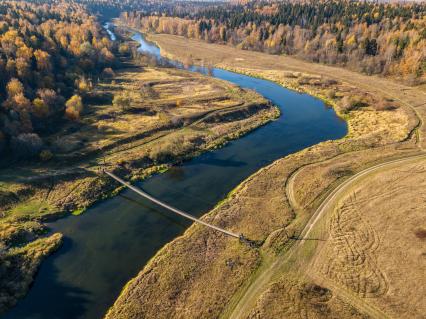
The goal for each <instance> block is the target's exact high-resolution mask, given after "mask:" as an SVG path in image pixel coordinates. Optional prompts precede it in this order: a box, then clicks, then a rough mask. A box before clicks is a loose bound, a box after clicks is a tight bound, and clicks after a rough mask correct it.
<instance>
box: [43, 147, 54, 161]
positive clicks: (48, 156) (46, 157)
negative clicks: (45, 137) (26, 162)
mask: <svg viewBox="0 0 426 319" xmlns="http://www.w3.org/2000/svg"><path fill="white" fill-rule="evenodd" d="M52 158H53V153H52V152H51V151H49V150H43V151H41V153H40V159H41V160H42V161H43V162H47V161H50V160H51V159H52Z"/></svg>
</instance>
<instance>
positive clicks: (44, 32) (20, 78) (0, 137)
mask: <svg viewBox="0 0 426 319" xmlns="http://www.w3.org/2000/svg"><path fill="white" fill-rule="evenodd" d="M113 51H114V48H113V44H112V42H111V41H110V40H109V38H108V35H107V34H106V32H104V30H103V29H102V27H101V25H100V24H99V23H98V21H97V20H96V18H95V17H94V16H92V15H90V14H89V13H88V12H87V11H86V9H85V7H84V6H83V5H81V4H78V3H74V2H70V3H68V2H59V1H44V2H40V1H37V0H34V1H2V2H1V3H0V74H1V77H0V154H3V155H7V156H3V158H4V157H10V156H13V157H15V158H19V159H26V158H34V157H41V159H48V158H49V157H51V152H50V150H49V147H48V145H45V144H44V142H43V135H45V134H49V133H53V132H55V131H57V130H59V129H60V128H61V123H64V121H78V119H79V117H80V115H81V114H82V113H83V112H84V99H85V95H86V94H87V92H88V91H89V90H90V88H91V86H92V85H93V81H97V80H98V79H99V77H101V76H102V75H103V74H104V73H105V72H106V73H109V72H111V67H113V66H114V64H115V61H116V59H115V56H114V53H113Z"/></svg>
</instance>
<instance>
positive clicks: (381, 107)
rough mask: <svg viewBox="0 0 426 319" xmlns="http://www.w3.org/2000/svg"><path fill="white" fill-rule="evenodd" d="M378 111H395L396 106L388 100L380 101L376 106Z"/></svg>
mask: <svg viewBox="0 0 426 319" xmlns="http://www.w3.org/2000/svg"><path fill="white" fill-rule="evenodd" d="M374 108H375V109H376V111H391V110H393V109H395V106H394V105H393V104H392V103H391V102H390V101H388V100H386V99H380V100H379V101H378V102H377V103H375V104H374Z"/></svg>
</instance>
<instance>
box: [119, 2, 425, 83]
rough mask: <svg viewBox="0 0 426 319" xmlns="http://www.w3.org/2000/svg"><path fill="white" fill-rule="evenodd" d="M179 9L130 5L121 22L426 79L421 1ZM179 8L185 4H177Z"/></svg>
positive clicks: (414, 80) (366, 70)
mask: <svg viewBox="0 0 426 319" xmlns="http://www.w3.org/2000/svg"><path fill="white" fill-rule="evenodd" d="M192 6H193V5H191V4H187V5H186V6H185V5H181V7H180V11H179V12H176V10H173V9H170V8H166V9H164V10H163V11H161V12H147V11H146V10H145V11H143V12H139V11H131V12H126V13H123V14H122V15H121V19H122V20H123V22H125V23H128V24H131V25H132V26H134V27H138V28H142V29H143V30H145V31H153V32H157V33H168V34H175V35H181V36H185V37H188V38H194V39H200V40H205V41H208V42H214V43H222V44H229V45H233V46H237V47H239V48H241V49H245V50H256V51H263V52H268V53H272V54H283V53H284V54H289V55H296V56H299V57H301V58H304V59H306V60H309V61H313V62H320V63H327V64H338V65H344V66H347V67H349V68H351V69H354V70H357V71H360V72H364V73H367V74H383V75H393V76H401V77H403V78H404V79H406V80H407V81H409V82H411V83H413V84H414V83H419V82H422V81H424V80H425V74H426V4H424V3H417V4H416V3H395V4H390V3H376V2H361V1H335V0H324V1H303V2H281V1H280V2H271V1H268V2H264V1H254V2H248V3H247V4H244V5H242V4H237V5H232V4H222V5H218V4H212V5H208V6H205V7H202V8H200V7H196V8H195V9H192ZM182 8H184V9H182Z"/></svg>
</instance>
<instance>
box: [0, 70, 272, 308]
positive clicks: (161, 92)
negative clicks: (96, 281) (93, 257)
mask: <svg viewBox="0 0 426 319" xmlns="http://www.w3.org/2000/svg"><path fill="white" fill-rule="evenodd" d="M125 66H126V67H125V68H123V69H121V70H118V71H116V74H115V75H114V77H113V78H112V79H111V80H108V81H105V82H103V83H99V84H98V85H97V86H96V87H95V88H94V89H93V91H92V92H90V93H89V95H88V96H87V97H86V100H87V101H88V102H87V105H86V111H85V114H84V115H83V116H82V118H81V120H80V121H78V122H74V123H69V124H68V125H67V126H65V127H64V130H63V131H62V132H60V133H58V134H55V135H54V136H49V137H47V138H46V140H48V143H49V144H50V145H51V146H52V149H54V150H55V152H54V156H53V158H52V159H50V160H48V161H46V162H40V163H37V164H29V163H28V164H26V163H18V164H15V165H10V166H9V167H7V168H2V169H1V170H0V172H1V173H0V174H1V176H2V178H1V191H0V210H1V212H2V219H1V220H0V230H1V232H0V237H1V238H0V240H1V242H3V243H4V244H5V252H4V255H2V260H4V262H5V263H8V262H9V261H10V262H11V265H14V267H13V268H14V271H13V272H12V271H5V274H4V276H3V277H2V279H1V281H2V282H1V284H0V285H2V287H5V289H2V304H1V305H0V312H3V311H5V309H7V308H8V307H10V306H11V305H13V304H14V303H15V302H16V300H17V298H18V297H22V296H23V295H24V294H25V292H26V290H27V289H28V287H29V285H30V283H31V282H32V280H33V278H34V275H35V273H36V270H37V268H38V266H39V265H40V263H41V261H42V259H43V258H41V257H45V256H47V255H48V254H50V253H51V252H53V251H54V250H55V249H57V248H58V247H59V244H60V242H61V236H60V234H49V233H48V230H47V229H46V227H45V226H44V225H43V224H44V222H46V221H51V220H53V219H56V218H59V217H62V216H67V215H69V214H70V213H72V214H74V215H78V214H81V213H82V212H84V211H85V210H86V209H87V207H90V206H91V205H93V204H94V203H96V202H98V201H99V200H101V199H105V198H108V197H111V196H114V195H116V194H117V193H118V192H119V191H120V189H121V188H120V187H119V185H118V184H116V183H114V182H112V181H111V180H110V179H109V178H107V177H105V176H102V175H100V174H99V171H100V169H101V168H103V167H105V166H106V167H107V168H108V169H110V170H112V171H116V172H119V173H120V175H121V176H123V177H125V178H127V179H131V180H133V181H136V180H141V179H144V178H146V177H148V176H150V175H152V174H154V173H156V172H161V171H164V170H166V169H167V168H169V167H170V166H172V165H173V164H175V163H179V162H182V161H185V160H188V159H190V158H192V157H194V156H197V155H198V154H200V153H202V152H205V151H207V150H211V149H214V148H217V147H221V146H223V145H225V144H226V143H227V142H228V141H230V140H232V139H236V138H239V137H241V136H242V135H244V134H246V133H247V132H249V131H252V130H254V129H256V128H258V127H259V126H262V125H264V124H265V123H267V122H269V121H271V120H273V119H275V118H277V117H278V116H279V115H280V113H279V110H278V109H277V108H276V107H275V106H273V105H272V104H271V103H269V102H268V101H267V100H266V99H264V98H262V97H261V96H260V95H258V94H256V93H255V92H252V91H249V90H243V89H240V88H238V87H237V86H235V85H232V84H230V83H227V82H225V81H220V80H217V79H212V78H209V77H207V76H203V75H200V74H194V73H191V72H187V71H183V70H176V69H171V68H158V67H150V66H148V65H144V64H142V65H136V64H132V63H129V62H127V65H125ZM117 95H118V96H121V97H123V98H122V101H123V100H124V101H127V102H126V103H121V104H119V103H113V100H114V96H117ZM46 235H47V236H48V237H47V239H43V238H41V237H44V236H46ZM52 242H54V244H52ZM18 247H19V249H18ZM34 247H37V249H38V252H37V253H32V252H33V251H34ZM18 254H19V255H20V256H22V258H17V255H18ZM25 264H30V265H31V266H30V267H26V266H25ZM6 270H7V269H6ZM17 272H19V276H21V277H22V278H21V280H20V287H23V288H22V289H19V290H14V289H6V287H7V286H9V285H10V282H11V281H12V278H16V276H17V275H16V273H17Z"/></svg>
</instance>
